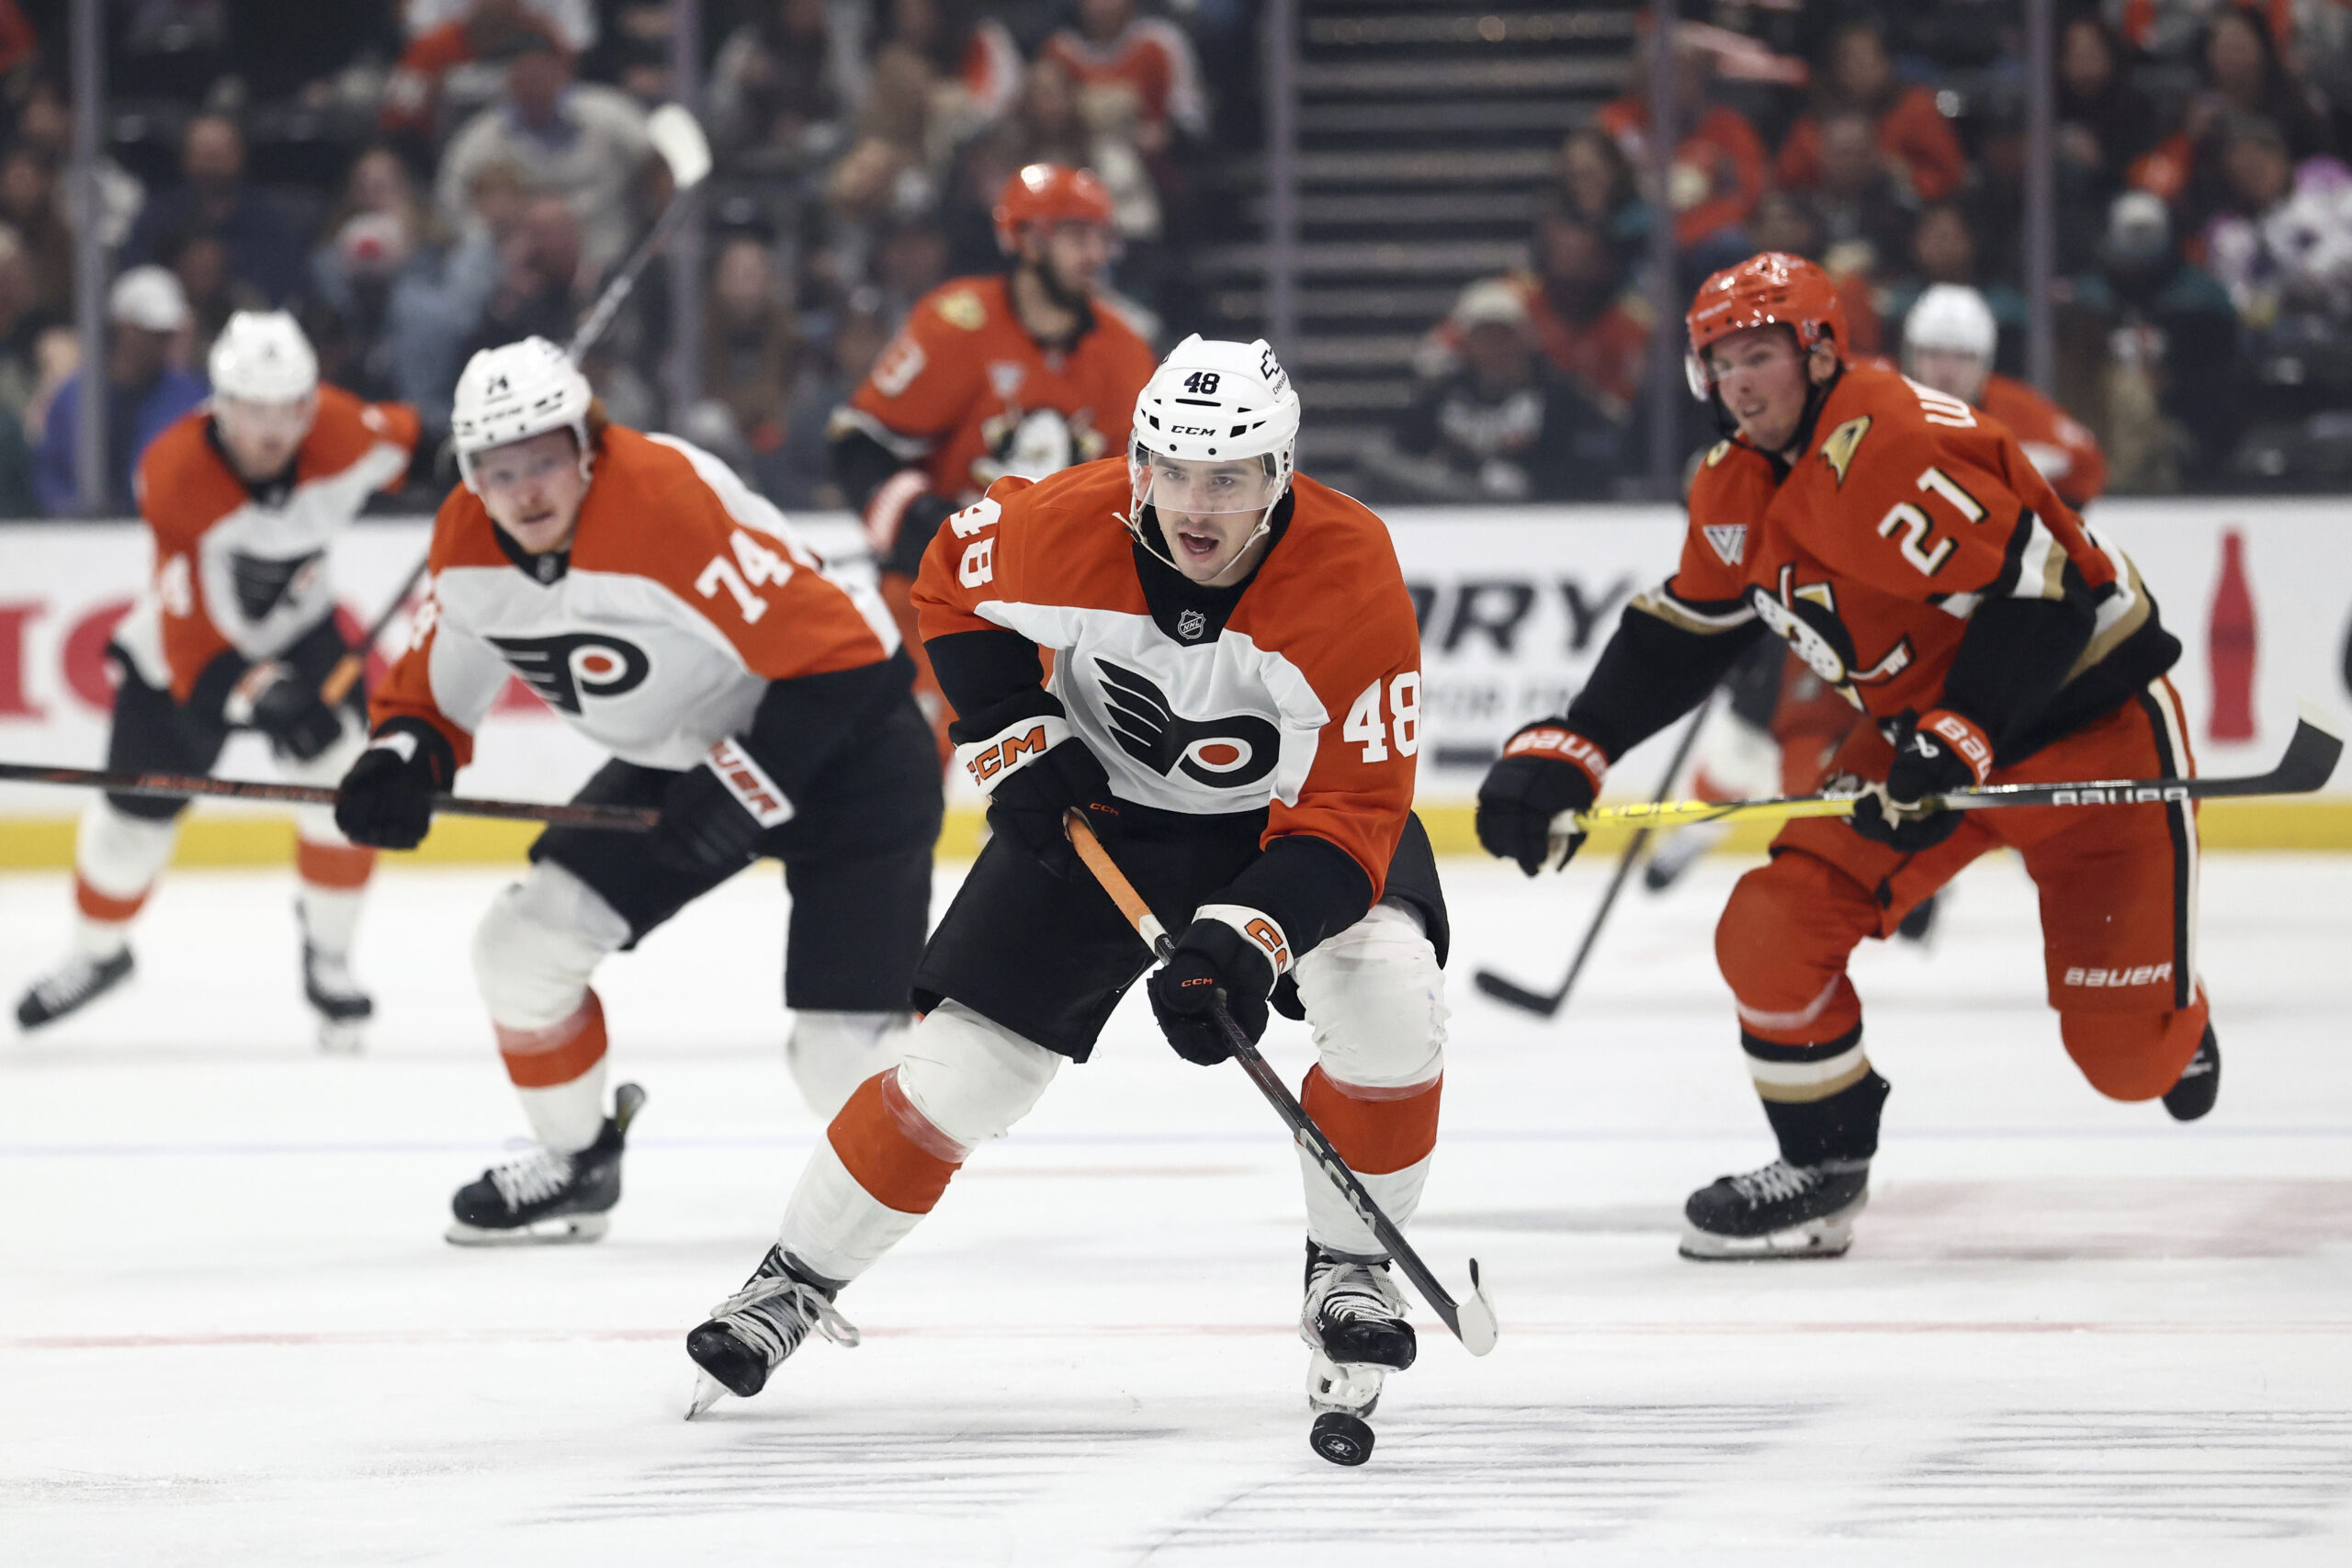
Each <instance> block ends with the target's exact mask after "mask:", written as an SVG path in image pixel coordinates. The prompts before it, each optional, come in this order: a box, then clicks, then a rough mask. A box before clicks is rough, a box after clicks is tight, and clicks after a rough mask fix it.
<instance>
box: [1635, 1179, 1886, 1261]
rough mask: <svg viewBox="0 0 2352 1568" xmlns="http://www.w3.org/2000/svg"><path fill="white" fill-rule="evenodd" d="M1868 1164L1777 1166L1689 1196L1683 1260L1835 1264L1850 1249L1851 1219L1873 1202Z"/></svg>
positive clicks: (1722, 1181) (1719, 1181)
mask: <svg viewBox="0 0 2352 1568" xmlns="http://www.w3.org/2000/svg"><path fill="white" fill-rule="evenodd" d="M1870 1185H1871V1162H1870V1161H1868V1160H1866V1159H1856V1160H1825V1161H1823V1162H1822V1163H1821V1164H1819V1165H1791V1164H1790V1163H1789V1162H1788V1161H1786V1160H1779V1159H1776V1160H1774V1161H1773V1162H1772V1163H1771V1164H1770V1165H1768V1166H1766V1167H1764V1168H1762V1169H1761V1170H1751V1171H1749V1172H1747V1174H1746V1175H1745V1176H1726V1177H1723V1178H1720V1179H1717V1180H1716V1181H1714V1182H1713V1184H1711V1185H1709V1186H1706V1187H1702V1188H1701V1189H1699V1190H1697V1191H1696V1192H1693V1193H1692V1194H1691V1201H1689V1202H1687V1203H1685V1204H1684V1205H1683V1206H1682V1215H1683V1218H1684V1219H1686V1220H1688V1221H1689V1222H1690V1223H1689V1224H1688V1225H1686V1226H1685V1227H1684V1229H1683V1232H1682V1256H1683V1257H1685V1258H1699V1259H1701V1260H1702V1261H1705V1262H1718V1261H1741V1260H1747V1259H1760V1258H1838V1257H1842V1256H1844V1254H1845V1251H1846V1249H1847V1248H1848V1247H1851V1246H1853V1245H1854V1216H1855V1215H1856V1214H1859V1213H1861V1212H1862V1206H1863V1205H1864V1204H1866V1203H1868V1202H1869V1201H1870V1196H1871V1194H1870Z"/></svg>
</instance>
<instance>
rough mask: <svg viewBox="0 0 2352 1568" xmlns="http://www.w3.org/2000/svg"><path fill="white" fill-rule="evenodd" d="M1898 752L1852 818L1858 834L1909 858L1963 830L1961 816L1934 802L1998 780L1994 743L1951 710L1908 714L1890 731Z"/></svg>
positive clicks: (1868, 788) (1858, 803)
mask: <svg viewBox="0 0 2352 1568" xmlns="http://www.w3.org/2000/svg"><path fill="white" fill-rule="evenodd" d="M1885 729H1886V732H1887V736H1886V738H1887V739H1888V741H1889V742H1890V743H1891V744H1892V745H1893V746H1894V761H1893V762H1892V763H1891V764H1889V765H1888V767H1887V770H1886V782H1885V783H1884V784H1870V785H1866V786H1865V790H1864V794H1863V795H1862V798H1861V799H1860V800H1858V801H1856V802H1855V803H1854V814H1853V816H1852V817H1851V818H1849V820H1850V821H1851V822H1852V823H1853V825H1854V831H1855V832H1857V833H1860V835H1861V836H1862V837H1863V838H1865V839H1869V840H1871V841H1872V842H1874V843H1881V844H1885V845H1888V846H1889V847H1891V848H1894V849H1897V850H1900V851H1902V852H1904V853H1905V854H1917V853H1918V852H1920V851H1922V850H1931V849H1933V848H1935V847H1936V846H1937V845H1938V844H1940V843H1942V842H1943V841H1944V840H1946V839H1949V838H1951V836H1952V835H1953V834H1954V833H1956V832H1958V831H1959V830H1960V819H1961V813H1959V812H1957V811H1947V810H1945V809H1944V808H1943V807H1939V806H1937V805H1935V804H1934V797H1935V796H1937V795H1944V794H1946V793H1948V792H1950V791H1952V790H1956V789H1967V788H1970V787H1971V786H1973V785H1976V784H1983V783H1984V782H1985V780H1986V779H1988V778H1991V777H1992V776H1993V742H1992V740H1991V739H1989V738H1988V737H1987V736H1986V735H1985V730H1984V728H1983V727H1982V726H1980V725H1978V724H1976V723H1975V722H1973V720H1970V719H1967V718H1963V717H1962V716H1960V715H1959V714H1956V713H1954V712H1952V711H1951V709H1950V708H1929V709H1928V711H1927V712H1926V713H1924V714H1921V715H1920V716H1918V718H1917V720H1914V719H1913V718H1912V717H1911V716H1909V715H1908V714H1905V716H1903V717H1901V718H1897V719H1894V720H1891V721H1889V723H1888V724H1887V725H1886V726H1885Z"/></svg>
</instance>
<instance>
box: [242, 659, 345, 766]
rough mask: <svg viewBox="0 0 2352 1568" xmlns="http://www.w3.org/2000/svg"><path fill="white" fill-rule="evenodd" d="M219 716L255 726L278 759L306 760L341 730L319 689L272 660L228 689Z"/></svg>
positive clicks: (338, 718)
mask: <svg viewBox="0 0 2352 1568" xmlns="http://www.w3.org/2000/svg"><path fill="white" fill-rule="evenodd" d="M220 716H221V717H222V718H223V719H225V720H226V721H227V722H228V724H229V725H230V727H231V728H235V729H258V730H260V731H261V732H262V733H263V734H264V735H266V736H268V737H269V746H270V750H272V751H275V752H276V753H277V755H278V756H280V757H286V758H291V759H292V760H293V761H297V762H307V761H311V759H312V758H314V757H316V756H317V755H318V754H319V753H320V752H322V751H324V750H326V749H327V748H328V747H330V746H332V745H334V743H335V741H336V740H337V739H339V738H340V737H341V736H342V734H343V716H342V715H340V714H338V713H336V712H335V710H334V709H333V708H331V707H329V706H328V705H326V704H325V702H323V701H322V700H321V698H320V696H319V689H318V687H316V686H314V685H312V684H311V682H308V681H305V680H303V679H302V678H301V677H300V676H299V675H297V674H296V673H295V672H294V671H292V670H290V669H288V667H287V666H285V665H283V664H280V663H278V662H277V660H263V661H262V662H261V663H259V664H256V665H254V666H253V667H252V668H251V669H249V670H247V671H245V672H244V674H243V676H241V677H239V678H238V681H237V683H236V684H235V685H233V686H232V687H230V688H229V699H228V701H227V702H225V703H223V704H221V705H220Z"/></svg>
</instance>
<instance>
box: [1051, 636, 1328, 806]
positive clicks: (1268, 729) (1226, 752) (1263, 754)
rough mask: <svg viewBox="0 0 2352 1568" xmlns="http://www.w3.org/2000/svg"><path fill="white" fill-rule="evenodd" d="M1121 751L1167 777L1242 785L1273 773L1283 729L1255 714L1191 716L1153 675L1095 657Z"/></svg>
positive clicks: (1233, 786)
mask: <svg viewBox="0 0 2352 1568" xmlns="http://www.w3.org/2000/svg"><path fill="white" fill-rule="evenodd" d="M1094 665H1095V668H1096V670H1098V671H1101V674H1102V678H1103V705H1104V706H1105V707H1107V708H1108V709H1109V712H1110V719H1111V732H1112V734H1113V735H1114V737H1115V738H1116V739H1117V740H1118V742H1119V746H1120V748H1121V750H1125V752H1126V753H1127V755H1128V756H1130V757H1133V758H1134V759H1135V760H1136V761H1138V762H1141V763H1142V764H1143V765H1144V766H1145V767H1147V768H1149V769H1150V770H1151V771H1152V772H1154V773H1159V774H1160V775H1161V776H1162V777H1165V776H1167V775H1168V774H1170V773H1182V774H1183V775H1184V776H1185V777H1186V778H1188V779H1190V780H1192V781H1193V783H1194V784H1206V785H1207V786H1208V787H1209V788H1211V789H1243V788H1246V787H1248V786H1249V785H1250V784H1256V783H1257V782H1258V781H1259V780H1260V779H1262V778H1264V777H1265V776H1266V775H1267V774H1268V773H1272V772H1273V771H1274V764H1275V763H1276V762H1277V761H1280V760H1281V758H1282V741H1283V736H1282V731H1281V730H1279V729H1277V728H1274V726H1273V725H1272V722H1271V721H1269V720H1267V719H1263V718H1261V717H1259V716H1257V715H1256V714H1250V713H1237V714H1227V715H1226V716H1223V717H1219V718H1207V719H1193V718H1186V717H1185V716H1183V715H1182V714H1180V713H1178V712H1177V711H1176V710H1175V709H1174V708H1172V707H1170V705H1169V703H1168V694H1166V693H1165V692H1162V691H1161V690H1160V689H1159V687H1158V686H1157V685H1155V684H1153V683H1152V682H1151V680H1150V678H1149V677H1148V676H1145V675H1143V674H1140V673H1138V672H1137V671H1133V670H1125V669H1122V668H1120V667H1119V666H1118V665H1116V664H1114V663H1112V662H1111V661H1110V660H1107V659H1098V660H1095V661H1094Z"/></svg>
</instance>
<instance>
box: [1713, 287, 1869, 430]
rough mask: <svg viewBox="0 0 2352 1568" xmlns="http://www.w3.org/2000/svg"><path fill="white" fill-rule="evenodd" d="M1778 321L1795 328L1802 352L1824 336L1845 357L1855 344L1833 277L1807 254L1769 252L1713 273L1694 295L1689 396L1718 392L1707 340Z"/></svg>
mask: <svg viewBox="0 0 2352 1568" xmlns="http://www.w3.org/2000/svg"><path fill="white" fill-rule="evenodd" d="M1775 322H1778V323H1780V324H1781V325H1782V326H1786V327H1790V328H1792V329H1793V330H1794V331H1795V333H1796V334H1797V348H1798V351H1799V352H1801V353H1806V354H1810V353H1811V352H1812V351H1813V345H1814V344H1817V343H1819V342H1821V341H1822V340H1823V339H1824V338H1826V339H1828V340H1829V344H1830V346H1831V347H1833V348H1835V349H1836V350H1838V354H1839V356H1840V357H1841V358H1842V357H1843V355H1844V354H1845V351H1846V350H1847V348H1848V347H1849V345H1850V344H1851V342H1852V340H1851V339H1850V338H1849V337H1848V336H1847V333H1846V306H1845V303H1844V302H1843V301H1842V300H1840V299H1838V286H1837V285H1836V284H1835V283H1832V282H1831V281H1830V280H1829V275H1828V274H1827V273H1826V272H1824V271H1822V270H1821V268H1820V267H1819V266H1818V265H1815V263H1813V262H1809V261H1807V260H1805V259H1804V257H1803V256H1797V255H1791V254H1788V253H1787V252H1786V251H1765V252H1763V253H1762V254H1758V255H1752V256H1750V257H1748V258H1747V260H1746V261H1744V262H1742V263H1740V264H1739V265H1737V266H1728V267H1725V268H1724V270H1723V271H1721V272H1719V273H1717V274H1715V275H1714V276H1713V277H1711V278H1709V279H1707V281H1706V282H1704V283H1702V284H1701V285H1699V292H1698V294H1697V295H1696V296H1694V297H1693V298H1692V299H1691V313H1690V314H1689V315H1688V316H1685V317H1684V318H1683V325H1684V326H1685V327H1686V328H1687V329H1688V330H1689V332H1690V334H1691V349H1690V352H1689V354H1688V355H1685V356H1684V359H1683V367H1684V369H1685V370H1686V371H1687V372H1688V374H1689V376H1690V378H1691V396H1692V397H1694V398H1696V399H1698V400H1700V401H1701V402H1705V401H1706V400H1707V394H1708V393H1710V392H1712V391H1713V390H1714V386H1715V378H1714V375H1713V372H1711V371H1710V370H1709V369H1708V368H1707V348H1708V345H1709V344H1715V343H1720V342H1722V341H1723V340H1724V338H1727V337H1729V336H1731V334H1732V333H1736V332H1745V331H1747V329H1748V328H1749V327H1761V326H1769V325H1771V324H1773V323H1775Z"/></svg>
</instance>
